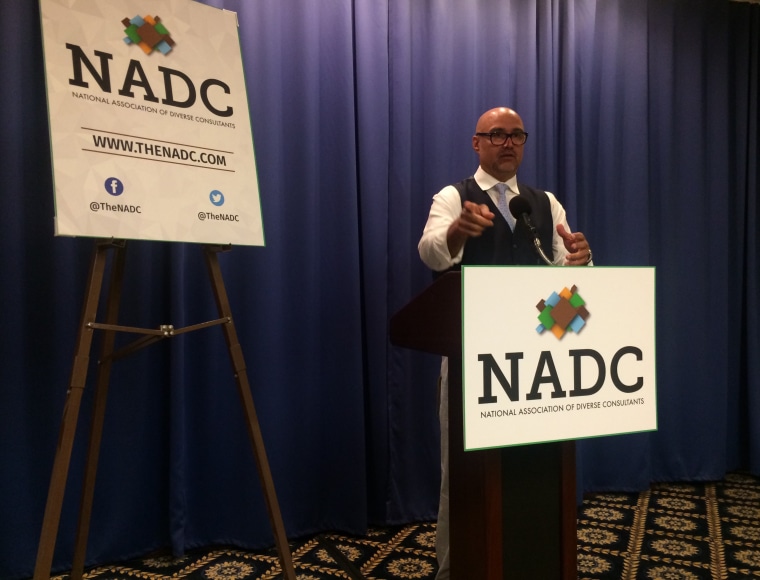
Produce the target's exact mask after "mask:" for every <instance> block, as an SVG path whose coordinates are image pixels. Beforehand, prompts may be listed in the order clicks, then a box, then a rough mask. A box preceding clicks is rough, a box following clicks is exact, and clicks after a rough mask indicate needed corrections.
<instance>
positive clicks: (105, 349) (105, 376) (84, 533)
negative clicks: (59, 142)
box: [70, 247, 125, 580]
mask: <svg viewBox="0 0 760 580" xmlns="http://www.w3.org/2000/svg"><path fill="white" fill-rule="evenodd" d="M124 262H125V249H124V248H123V247H118V248H116V249H115V253H114V258H113V264H112V265H111V281H110V284H109V288H108V300H107V303H106V315H105V322H106V324H111V325H115V324H116V323H117V319H118V317H119V303H120V300H121V288H122V282H123V279H124ZM115 340H116V331H115V330H105V331H104V332H103V345H102V349H101V357H100V361H99V362H98V377H97V383H96V387H95V400H94V403H93V410H92V423H91V427H90V442H89V445H88V450H87V465H86V468H85V475H84V482H83V485H82V499H81V504H80V508H79V525H78V527H77V535H76V542H75V544H74V559H73V562H72V567H71V576H70V578H71V580H81V579H82V576H83V575H84V565H85V559H86V555H87V538H88V536H89V532H90V518H91V515H92V502H93V498H94V496H95V476H96V473H97V469H98V457H99V454H100V444H101V441H102V436H103V424H104V421H105V414H106V398H107V396H108V385H109V381H110V377H111V363H112V361H111V355H112V354H113V351H114V344H115Z"/></svg>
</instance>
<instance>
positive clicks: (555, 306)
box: [536, 286, 589, 339]
mask: <svg viewBox="0 0 760 580" xmlns="http://www.w3.org/2000/svg"><path fill="white" fill-rule="evenodd" d="M536 308H537V309H538V311H539V312H540V314H539V315H538V320H539V322H540V323H541V324H539V325H538V328H536V332H538V333H539V334H541V333H542V332H544V331H545V330H548V331H549V332H551V333H552V334H553V335H554V336H556V337H557V339H561V338H562V337H563V336H564V335H565V333H566V332H568V331H572V332H575V333H576V334H577V333H579V332H580V331H581V330H582V329H583V327H584V326H586V321H587V320H588V317H589V311H588V310H587V309H586V302H585V301H584V300H583V298H581V295H580V294H578V288H577V286H573V287H572V288H570V290H568V289H567V288H563V289H562V292H560V293H559V294H557V293H556V292H552V294H551V296H549V298H547V299H546V300H541V301H540V302H539V303H538V304H536Z"/></svg>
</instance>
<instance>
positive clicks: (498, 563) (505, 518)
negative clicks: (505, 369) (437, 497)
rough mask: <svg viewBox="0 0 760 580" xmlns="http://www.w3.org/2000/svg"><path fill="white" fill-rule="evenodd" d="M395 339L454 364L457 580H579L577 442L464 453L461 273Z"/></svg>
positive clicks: (414, 309)
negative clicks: (576, 479) (447, 359)
mask: <svg viewBox="0 0 760 580" xmlns="http://www.w3.org/2000/svg"><path fill="white" fill-rule="evenodd" d="M390 339H391V342H392V343H393V344H394V345H396V346H400V347H405V348H409V349H413V350H418V351H422V352H427V353H431V354H437V355H441V356H446V357H448V358H449V471H450V474H449V488H450V489H449V502H450V508H449V510H450V534H451V538H450V540H451V578H452V579H453V580H469V579H472V578H478V579H483V580H502V579H504V580H526V579H535V580H539V579H540V580H570V579H573V580H574V579H575V578H577V564H576V550H577V540H576V509H577V506H576V494H575V487H576V483H575V443H574V442H573V441H565V442H554V443H540V444H534V445H520V446H514V447H503V448H499V449H488V450H477V451H467V452H465V451H464V439H463V434H464V424H463V409H462V290H461V274H460V273H459V272H448V273H446V274H444V275H442V276H441V277H439V278H438V279H437V280H436V281H435V282H433V284H431V285H430V286H429V287H428V288H427V289H425V290H424V291H423V292H422V293H421V294H420V295H418V296H417V297H415V298H414V299H412V300H411V301H410V302H409V303H408V304H407V305H406V306H404V307H403V308H402V309H401V310H400V311H399V312H397V313H396V314H395V315H394V316H393V317H392V318H391V323H390Z"/></svg>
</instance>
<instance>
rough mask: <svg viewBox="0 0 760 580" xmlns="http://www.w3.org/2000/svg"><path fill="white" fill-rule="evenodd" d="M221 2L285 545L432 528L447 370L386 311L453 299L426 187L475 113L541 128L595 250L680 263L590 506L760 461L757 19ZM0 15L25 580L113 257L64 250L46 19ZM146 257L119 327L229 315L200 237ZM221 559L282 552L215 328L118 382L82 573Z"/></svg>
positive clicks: (5, 514) (600, 463)
mask: <svg viewBox="0 0 760 580" xmlns="http://www.w3.org/2000/svg"><path fill="white" fill-rule="evenodd" d="M206 3H208V4H210V5H213V6H216V7H218V8H224V9H228V10H234V11H236V12H237V13H238V21H239V25H240V41H241V47H242V52H243V60H244V68H245V74H246V83H247V87H248V96H249V103H250V112H251V119H252V129H253V135H254V142H255V147H256V159H257V170H258V174H259V188H260V192H261V203H262V212H263V221H264V234H265V240H266V246H265V247H262V248H258V247H238V248H233V249H232V250H231V251H230V252H227V253H223V254H221V255H220V256H219V258H220V264H221V267H222V271H223V274H224V279H225V285H226V289H227V293H228V295H229V298H230V305H231V308H232V311H233V314H234V317H235V326H236V329H237V333H238V338H239V339H240V343H241V346H242V348H243V353H244V357H245V362H246V369H247V373H248V378H249V381H250V383H251V390H252V394H253V398H254V401H255V404H256V409H257V412H258V418H259V420H260V422H261V427H262V432H263V435H264V441H265V444H266V447H267V454H268V459H269V462H270V465H271V468H272V474H273V478H274V481H275V485H276V490H277V494H278V499H279V503H280V508H281V511H282V514H283V518H284V520H285V527H286V531H287V533H288V535H289V536H291V537H301V536H304V535H307V534H311V533H315V532H320V531H329V530H339V531H343V532H349V533H362V532H364V531H365V530H366V528H367V526H368V525H369V524H372V523H374V524H382V523H399V522H407V521H412V520H428V519H433V518H434V517H435V510H436V509H437V503H438V485H439V465H438V461H439V458H438V444H439V441H438V437H439V436H438V425H437V415H436V394H437V393H436V378H437V373H438V365H439V360H438V359H437V357H433V356H430V355H425V354H421V353H415V352H411V351H408V350H405V349H400V348H397V347H394V346H392V345H391V344H390V342H389V339H388V324H389V320H390V317H391V316H392V315H393V314H394V313H395V312H396V311H398V310H399V309H400V308H401V307H402V306H403V305H404V304H406V303H407V302H408V301H409V300H410V299H412V298H413V297H414V296H415V295H417V294H418V293H419V292H421V291H422V290H423V289H424V288H425V287H426V286H427V285H428V284H429V283H430V282H431V280H432V278H431V274H430V272H428V271H427V270H426V269H425V267H424V266H423V265H422V263H421V262H420V260H419V257H418V256H417V250H416V244H417V241H418V239H419V235H420V233H421V231H422V227H423V225H424V223H425V219H426V216H427V211H428V208H429V206H430V201H431V198H432V196H433V195H434V194H435V193H436V192H437V191H438V190H440V189H441V188H442V187H443V186H445V185H447V184H449V183H452V182H455V181H458V180H460V179H462V178H464V177H467V176H469V175H471V174H472V173H473V172H474V171H475V169H476V164H477V157H476V156H475V154H474V152H473V151H472V146H471V136H472V133H473V130H474V126H475V122H476V121H477V118H478V116H479V115H480V114H481V113H482V112H483V111H485V110H486V109H488V108H490V107H494V106H500V105H505V106H510V107H513V108H515V109H516V110H517V111H518V112H519V113H520V114H521V116H522V118H523V120H524V122H525V124H526V130H527V131H528V133H529V134H530V138H529V140H528V142H527V145H526V151H525V158H524V161H523V165H522V167H521V168H520V171H519V178H520V180H521V181H523V182H525V183H526V184H530V185H534V186H537V187H542V188H545V189H547V190H549V191H552V192H553V193H555V194H556V195H557V197H558V198H559V199H560V200H561V201H562V203H563V204H564V206H565V207H566V209H567V210H568V215H569V220H570V224H571V226H573V228H574V229H577V230H580V231H583V232H585V233H586V235H587V236H588V238H589V240H590V241H591V245H592V247H593V249H594V258H595V262H596V263H597V264H598V265H602V266H604V265H610V266H632V267H635V266H655V267H656V268H657V320H658V327H657V351H658V360H657V372H658V404H659V420H658V423H659V426H658V430H657V431H656V432H653V433H645V434H631V435H623V436H617V437H608V438H603V439H593V440H587V441H583V442H581V443H580V444H579V448H580V453H579V474H580V475H581V482H582V486H581V487H582V489H585V490H604V489H607V490H640V489H645V488H646V487H647V486H648V485H649V483H650V482H651V481H653V480H699V479H717V478H720V477H722V476H723V475H724V474H725V472H726V471H727V470H732V469H738V468H741V469H748V470H750V471H752V472H753V473H757V474H760V432H758V429H760V428H759V427H758V423H759V422H758V417H760V397H759V396H758V393H760V357H758V356H757V353H758V352H760V314H758V308H757V301H758V297H760V281H759V279H758V276H759V274H758V273H759V272H760V239H759V238H758V234H757V232H758V230H760V223H759V221H760V207H759V204H758V199H759V198H760V179H759V177H760V175H759V172H760V170H758V163H757V160H758V156H759V155H760V148H759V147H758V141H759V140H760V122H759V121H758V118H759V117H760V105H759V104H758V102H759V99H758V96H759V93H760V54H759V51H760V48H759V47H760V6H757V5H750V4H745V3H738V2H724V1H723V0H698V1H690V2H685V1H683V0H650V1H648V2H641V1H640V0H619V1H618V2H613V3H611V2H604V1H600V0H573V1H563V0H540V1H538V2H536V1H535V0H508V1H503V0H499V1H497V0H475V1H473V2H468V3H462V2H459V1H457V0H435V1H432V0H425V1H419V2H417V1H414V2H410V1H408V0H380V1H377V2H356V1H352V0H323V1H321V2H319V3H314V2H308V0H257V1H256V2H249V1H248V0H208V1H207V2H206ZM0 19H2V21H3V22H6V23H8V22H12V23H13V25H12V26H7V27H6V29H5V32H4V34H3V35H2V36H1V37H0V48H2V52H3V54H4V55H5V58H4V59H2V60H0V75H2V76H3V78H4V79H6V82H5V83H4V84H3V88H0V119H2V122H3V127H4V139H3V140H2V141H1V142H0V175H1V176H2V181H3V183H4V185H5V196H4V197H3V199H4V201H5V203H4V206H3V211H1V212H0V232H2V234H1V235H2V241H3V250H4V251H3V252H0V272H2V275H1V278H2V282H0V322H2V332H0V352H2V364H0V467H2V469H0V522H2V524H0V577H3V578H24V577H29V576H30V575H31V573H32V570H33V567H34V561H35V556H36V549H37V542H38V541H39V533H40V526H41V523H42V516H43V511H44V505H45V500H46V497H47V486H48V483H49V480H50V472H51V467H52V462H53V457H54V453H55V446H56V441H57V436H58V427H59V422H60V418H61V411H62V409H63V404H64V401H65V394H66V388H67V381H68V380H69V373H70V372H71V364H72V355H73V345H74V340H75V335H76V329H77V325H78V323H79V316H80V309H81V305H82V300H83V293H84V290H85V281H86V276H87V269H88V265H89V261H90V259H91V255H92V250H93V241H92V240H85V239H66V238H55V237H54V236H53V225H52V217H53V213H54V208H53V195H52V192H53V189H52V188H53V185H52V179H51V167H50V158H49V154H48V150H49V145H48V133H47V113H46V104H45V92H44V91H45V87H44V75H43V62H42V51H41V38H40V36H41V35H40V30H39V9H38V7H37V6H36V4H35V3H9V2H6V3H4V4H2V5H0ZM167 26H169V27H170V24H167ZM117 32H118V31H117ZM119 33H120V32H119ZM126 251H127V266H126V278H125V283H124V289H123V294H122V296H123V298H122V308H121V313H120V321H121V322H122V323H124V324H129V325H134V326H146V327H155V326H157V325H159V324H174V325H175V326H177V327H181V326H186V325H190V324H196V323H198V322H202V321H206V320H211V319H214V318H216V316H217V313H216V310H215V304H214V300H213V294H212V289H211V285H210V282H209V279H208V275H207V272H206V268H205V264H204V260H203V252H202V248H201V247H198V246H196V245H192V244H174V243H168V242H167V243H165V242H141V241H129V242H128V243H127V250H126ZM507 291H508V289H507ZM120 340H122V341H124V342H125V341H126V340H127V339H120ZM99 348H100V346H99V341H98V340H97V337H96V340H95V342H94V345H93V349H92V353H91V354H92V358H93V364H92V367H91V371H90V374H89V378H90V382H89V383H88V388H87V390H86V392H85V397H84V399H83V405H82V410H81V413H80V425H79V429H78V432H77V440H76V447H75V452H74V455H73V457H72V464H71V469H70V472H69V486H68V488H67V493H66V498H65V503H64V511H63V514H62V520H61V529H60V533H59V539H58V543H57V549H56V553H55V560H54V561H55V570H58V571H63V570H67V569H68V568H70V566H71V558H72V550H73V542H74V533H75V527H76V519H77V511H78V505H79V497H78V496H79V489H80V486H81V480H82V469H83V466H84V455H85V451H86V441H87V435H88V431H89V411H90V409H91V405H92V386H93V381H94V376H95V375H94V365H95V359H96V358H97V353H98V352H99ZM215 543H221V544H235V545H240V546H244V547H263V546H266V545H271V544H272V543H273V538H272V534H271V530H270V528H269V521H268V518H267V514H266V508H265V504H264V499H263V494H262V492H261V488H260V485H259V481H258V474H257V471H256V467H255V462H254V458H253V452H252V449H251V445H250V442H249V440H248V434H247V432H246V427H245V422H244V419H243V412H242V409H241V406H240V403H239V400H238V395H237V393H236V386H235V381H234V378H233V374H232V368H231V365H230V361H229V355H228V352H227V349H226V345H225V343H224V338H223V335H222V332H221V330H220V329H219V328H218V327H215V328H211V329H207V330H204V331H202V332H198V333H189V334H187V335H183V336H181V337H177V338H175V339H172V340H170V341H165V342H162V343H161V344H160V345H158V346H155V347H152V348H151V349H146V350H145V351H141V352H140V353H138V354H137V355H135V356H133V357H132V358H130V359H128V360H126V361H119V362H117V363H116V364H115V365H114V371H113V374H112V380H111V384H110V390H109V402H108V410H107V416H106V427H105V431H104V438H103V447H102V449H101V461H100V465H99V470H98V481H97V485H96V495H95V505H94V511H93V519H92V528H91V534H90V544H89V547H88V558H87V563H88V565H94V564H98V563H104V562H109V561H115V560H119V559H124V558H129V557H135V556H138V555H141V554H145V553H146V552H149V551H151V550H154V549H158V548H162V547H170V548H171V549H172V550H173V551H174V552H175V553H176V554H180V553H182V552H183V551H185V550H187V549H190V548H192V547H195V546H201V545H209V544H215Z"/></svg>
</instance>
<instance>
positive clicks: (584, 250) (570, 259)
mask: <svg viewBox="0 0 760 580" xmlns="http://www.w3.org/2000/svg"><path fill="white" fill-rule="evenodd" d="M557 233H558V234H559V235H560V236H561V237H562V241H563V242H564V243H565V249H566V250H567V251H568V254H567V257H566V258H565V266H586V265H588V264H589V263H590V262H591V248H590V247H589V245H588V241H587V240H586V236H584V235H583V234H582V233H581V232H575V233H570V232H568V231H567V230H566V229H565V226H563V225H562V224H557Z"/></svg>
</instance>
